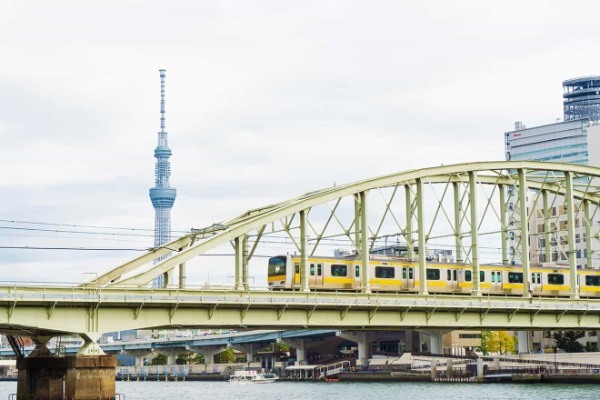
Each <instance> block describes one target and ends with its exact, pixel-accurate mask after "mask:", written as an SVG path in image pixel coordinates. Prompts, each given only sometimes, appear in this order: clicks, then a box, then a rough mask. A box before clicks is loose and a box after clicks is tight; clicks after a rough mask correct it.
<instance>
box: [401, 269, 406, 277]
mask: <svg viewBox="0 0 600 400" xmlns="http://www.w3.org/2000/svg"><path fill="white" fill-rule="evenodd" d="M402 279H406V267H404V268H402Z"/></svg>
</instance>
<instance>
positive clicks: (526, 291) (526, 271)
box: [518, 169, 532, 296]
mask: <svg viewBox="0 0 600 400" xmlns="http://www.w3.org/2000/svg"><path fill="white" fill-rule="evenodd" d="M518 174H519V213H520V214H521V215H520V217H521V268H523V296H531V289H532V286H531V273H530V272H531V268H530V262H529V205H528V204H527V202H528V198H527V170H526V169H519V170H518Z"/></svg>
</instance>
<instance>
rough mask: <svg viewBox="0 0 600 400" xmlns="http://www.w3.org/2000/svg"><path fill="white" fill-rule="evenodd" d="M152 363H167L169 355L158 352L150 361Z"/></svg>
mask: <svg viewBox="0 0 600 400" xmlns="http://www.w3.org/2000/svg"><path fill="white" fill-rule="evenodd" d="M150 365H167V356H165V355H164V354H157V355H156V356H155V357H154V358H153V359H152V361H151V362H150Z"/></svg>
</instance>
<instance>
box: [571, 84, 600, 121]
mask: <svg viewBox="0 0 600 400" xmlns="http://www.w3.org/2000/svg"><path fill="white" fill-rule="evenodd" d="M563 108H564V120H565V121H571V120H576V119H582V118H588V119H589V120H591V121H598V120H600V75H593V76H585V77H580V78H573V79H568V80H566V81H564V82H563Z"/></svg>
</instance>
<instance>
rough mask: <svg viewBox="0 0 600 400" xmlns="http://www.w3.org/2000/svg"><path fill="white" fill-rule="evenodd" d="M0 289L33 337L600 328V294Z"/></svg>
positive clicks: (1, 316)
mask: <svg viewBox="0 0 600 400" xmlns="http://www.w3.org/2000/svg"><path fill="white" fill-rule="evenodd" d="M0 295H1V296H0V298H1V299H2V300H1V301H0V331H2V332H15V331H18V332H29V333H30V334H31V335H34V334H37V333H40V332H72V333H85V332H110V331H117V330H126V329H143V328H146V329H150V328H165V329H166V328H215V327H237V328H259V327H260V328H274V329H275V328H282V329H287V328H325V327H326V328H343V329H346V328H348V329H349V328H352V329H375V328H377V329H386V328H388V329H393V328H400V327H402V328H413V329H415V328H423V327H429V328H440V329H474V328H481V329H492V328H493V329H562V330H568V329H587V330H591V329H600V301H599V300H582V299H580V300H571V299H568V298H560V299H557V298H534V299H524V298H518V297H516V298H505V297H487V296H481V297H473V296H468V295H456V296H420V295H409V294H407V295H395V294H383V293H374V294H364V293H319V292H311V293H302V292H279V293H272V292H268V291H264V292H247V291H225V290H221V291H218V290H211V291H209V290H205V291H193V290H186V291H177V290H154V291H152V290H139V289H138V290H134V291H127V290H98V291H93V290H87V291H86V290H73V289H69V288H65V289H56V288H55V289H47V288H46V289H44V288H39V289H36V288H16V291H15V288H14V287H13V288H0ZM9 299H13V300H14V299H18V301H16V302H11V301H10V300H9ZM50 310H52V311H51V312H50Z"/></svg>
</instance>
